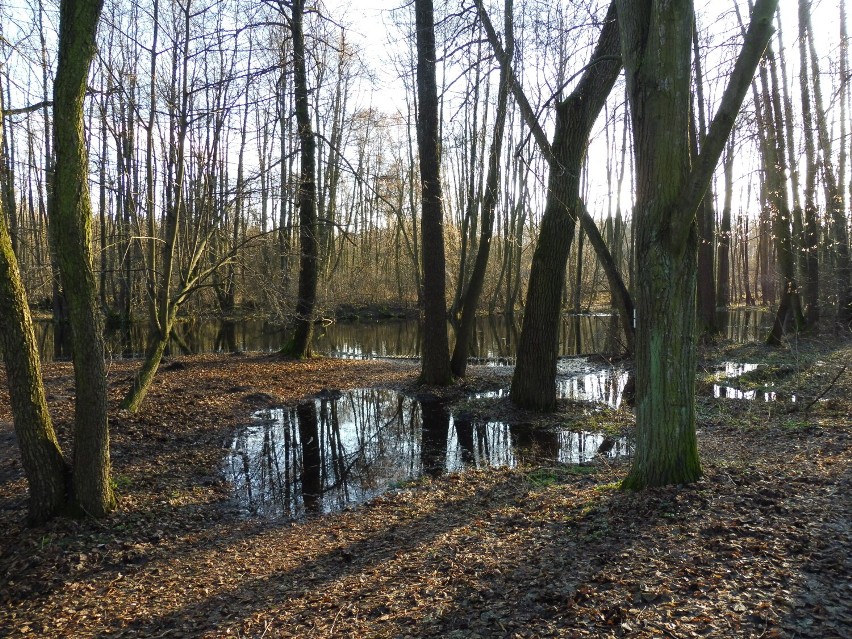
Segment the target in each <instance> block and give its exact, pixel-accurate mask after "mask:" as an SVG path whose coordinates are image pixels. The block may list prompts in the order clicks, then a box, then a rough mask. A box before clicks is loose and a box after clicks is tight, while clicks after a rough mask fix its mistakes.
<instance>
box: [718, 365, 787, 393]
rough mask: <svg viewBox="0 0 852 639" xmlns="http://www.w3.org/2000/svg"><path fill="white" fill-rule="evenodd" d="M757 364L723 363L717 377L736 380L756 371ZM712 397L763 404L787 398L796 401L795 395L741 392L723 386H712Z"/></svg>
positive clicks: (760, 391)
mask: <svg viewBox="0 0 852 639" xmlns="http://www.w3.org/2000/svg"><path fill="white" fill-rule="evenodd" d="M758 366H759V364H746V363H743V362H725V363H724V365H723V368H722V369H720V370H719V373H718V375H717V377H718V378H719V379H720V381H724V380H726V379H736V378H737V377H739V376H741V375H744V374H745V373H749V372H751V371H755V370H757V368H758ZM713 397H716V398H726V399H746V400H751V401H754V400H757V401H764V402H775V401H782V400H784V399H787V397H789V400H790V401H791V402H795V401H796V396H795V395H789V396H783V395H782V394H781V393H777V392H775V391H767V390H763V389H752V390H741V389H739V388H735V387H733V386H727V385H724V384H714V385H713Z"/></svg>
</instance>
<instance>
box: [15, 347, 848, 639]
mask: <svg viewBox="0 0 852 639" xmlns="http://www.w3.org/2000/svg"><path fill="white" fill-rule="evenodd" d="M749 349H751V350H749ZM755 349H756V350H755ZM788 354H789V353H788ZM792 355H795V358H794V359H795V360H796V373H795V374H794V375H788V376H785V378H784V380H783V381H782V383H783V384H785V385H786V388H787V389H788V390H790V391H792V392H795V393H798V397H799V398H805V397H807V396H813V397H816V396H817V395H818V394H819V392H821V391H823V390H824V389H825V387H826V385H827V384H828V383H829V382H830V381H831V378H832V377H833V372H834V371H835V370H839V367H840V366H842V365H843V364H844V363H846V362H847V361H849V359H850V356H852V346H850V344H849V343H848V342H847V343H841V344H839V345H837V344H835V345H834V346H833V347H831V348H829V347H828V346H822V347H817V346H814V347H813V352H808V353H807V354H806V355H805V356H803V355H802V354H801V353H796V354H791V357H792ZM774 356H775V355H773V354H772V353H770V352H769V351H764V350H762V349H760V348H758V347H747V348H740V349H738V350H730V349H729V350H718V351H717V352H714V353H711V354H709V355H708V358H709V359H708V360H707V361H706V362H705V366H706V367H707V368H708V370H709V368H710V366H711V364H712V363H713V362H717V361H719V360H721V359H731V358H736V357H745V358H757V359H761V358H763V359H765V358H771V357H774ZM136 364H137V363H136V362H126V361H117V362H113V363H112V364H111V366H110V370H109V382H110V393H111V403H112V405H113V406H114V407H115V408H114V409H113V412H112V415H111V435H112V450H113V464H114V469H113V470H114V477H115V480H116V484H117V490H118V493H119V497H120V501H119V509H118V510H117V511H116V512H115V513H114V514H112V515H111V516H110V517H108V518H107V519H105V520H103V521H70V520H59V521H56V522H53V523H51V524H49V525H47V526H42V527H39V528H26V527H24V526H23V525H22V522H23V520H24V515H25V499H26V485H25V482H24V480H23V478H22V475H21V469H20V461H19V454H18V451H17V447H16V445H15V440H14V435H13V434H12V431H11V426H10V421H11V415H10V412H9V405H8V395H7V393H6V384H5V379H4V380H3V383H2V384H0V422H2V426H0V441H2V442H3V447H2V451H0V527H2V533H0V539H2V551H1V552H2V555H0V604H2V605H0V635H6V636H11V637H27V636H34V637H35V636H38V637H94V636H98V637H227V636H232V637H258V638H259V637H264V638H269V637H394V638H405V637H411V638H420V637H450V638H476V637H483V638H484V637H754V638H757V637H763V638H769V637H814V638H816V637H819V638H821V639H824V638H831V637H838V638H839V637H849V636H852V609H850V603H849V602H850V601H852V581H850V575H852V566H850V548H851V547H852V544H851V543H850V541H852V540H850V511H852V509H851V508H850V500H849V494H850V479H852V477H851V476H850V463H849V462H850V451H849V443H850V439H849V435H850V425H849V418H850V415H852V401H850V398H852V373H847V374H845V375H843V376H841V377H840V378H838V379H837V381H836V382H835V383H834V385H833V387H832V388H831V389H830V390H829V392H827V393H826V394H825V395H824V397H823V398H822V399H821V400H820V401H819V402H817V403H815V404H814V406H812V407H811V408H810V409H809V410H808V411H806V412H805V411H802V410H801V408H802V407H803V405H804V403H803V402H801V401H799V402H798V406H795V405H793V404H791V403H790V402H786V403H784V402H776V403H765V402H748V401H742V400H739V401H738V400H729V399H712V397H711V398H709V399H708V398H707V393H706V392H705V391H706V387H705V386H706V384H709V382H706V383H705V385H704V386H702V387H700V389H699V392H700V393H701V396H702V399H700V400H699V441H700V446H701V451H702V458H703V463H704V469H705V473H706V476H705V477H704V479H702V480H701V481H699V482H698V483H696V484H694V485H691V486H673V487H669V488H664V489H654V490H648V491H644V492H641V493H628V492H622V491H620V490H618V488H617V482H618V481H619V479H620V478H621V477H623V475H624V473H625V472H626V468H627V463H629V462H616V463H604V462H603V461H598V462H596V464H595V467H594V468H593V472H591V473H586V472H584V473H575V472H572V471H571V469H570V468H565V467H552V468H550V467H547V468H521V469H514V470H508V469H490V470H483V471H468V472H465V473H462V474H454V475H448V476H445V477H441V478H438V479H432V480H422V481H420V482H418V483H417V485H416V486H415V487H413V488H410V489H406V490H400V491H395V492H393V493H391V494H387V495H385V496H383V497H380V498H377V499H375V500H373V501H372V502H370V503H368V504H365V505H362V506H358V507H356V508H353V509H350V510H346V511H344V512H341V513H338V514H333V515H326V516H322V517H317V518H312V519H307V520H305V521H299V522H272V521H269V520H261V519H245V518H241V517H239V516H238V515H237V514H235V513H234V512H233V509H228V508H225V507H223V504H227V503H228V499H229V487H228V486H227V485H225V484H224V481H223V479H222V475H221V473H220V468H221V465H222V459H223V455H224V452H225V451H224V449H223V445H224V444H225V443H226V442H227V441H228V439H229V437H230V435H231V434H232V433H233V431H234V429H235V428H236V427H237V426H238V425H240V424H243V423H245V422H246V420H247V419H248V415H249V414H250V412H251V410H252V409H253V408H257V407H261V406H270V405H280V404H282V403H286V402H292V401H295V400H297V399H298V398H300V397H304V396H306V395H309V394H312V393H316V392H318V391H320V390H321V389H323V388H329V389H332V388H355V387H366V386H383V387H396V388H403V387H407V388H411V387H413V386H414V385H415V380H416V375H417V367H416V364H415V363H412V362H405V361H340V360H311V361H307V362H287V361H282V360H279V359H277V358H274V357H270V356H267V355H255V354H251V355H240V356H224V355H223V356H212V355H208V356H193V357H181V358H177V359H175V360H173V361H172V362H171V363H170V364H167V365H166V366H164V368H163V370H162V371H161V373H160V374H159V375H158V378H157V380H156V382H155V384H154V387H153V388H152V391H151V393H150V395H149V397H148V399H147V400H146V402H145V404H144V406H143V408H142V410H141V411H140V413H139V414H138V415H129V414H127V413H123V412H120V411H119V410H118V409H117V406H118V401H119V399H120V397H121V392H122V391H124V390H125V389H126V388H127V386H128V383H129V380H130V378H131V375H132V372H133V369H132V367H133V366H135V365H136ZM489 375H490V374H489V372H488V371H487V369H486V368H484V367H475V368H474V370H473V374H472V376H471V379H470V380H468V381H467V382H466V383H465V385H459V386H456V387H455V388H454V389H453V390H451V391H450V392H449V395H450V396H453V394H455V396H456V398H461V397H463V396H464V395H465V393H466V392H468V391H470V390H471V389H474V388H484V387H487V388H491V387H494V386H499V385H500V384H502V383H505V378H495V377H493V376H489ZM45 378H46V385H47V389H48V393H49V395H50V400H49V402H50V406H51V411H52V414H53V417H54V419H55V421H56V425H57V430H58V431H59V433H60V438H61V440H62V441H63V443H66V444H67V439H68V437H67V433H68V429H69V424H70V419H71V414H72V411H73V402H72V400H73V384H74V382H73V374H72V370H71V366H70V364H68V363H54V364H48V365H45ZM612 418H613V419H614V420H615V421H618V422H620V423H622V424H623V423H625V422H629V421H630V414H629V411H628V410H626V409H624V410H622V411H616V412H614V413H613V414H612ZM556 419H557V420H559V419H562V417H559V416H557V418H556ZM542 476H547V477H548V478H549V480H550V481H546V482H542V481H539V479H540V477H542Z"/></svg>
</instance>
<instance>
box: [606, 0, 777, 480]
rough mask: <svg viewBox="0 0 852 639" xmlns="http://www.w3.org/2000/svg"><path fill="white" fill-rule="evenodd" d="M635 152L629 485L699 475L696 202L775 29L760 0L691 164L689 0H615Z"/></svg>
mask: <svg viewBox="0 0 852 639" xmlns="http://www.w3.org/2000/svg"><path fill="white" fill-rule="evenodd" d="M617 3H618V17H619V23H620V25H621V46H622V52H623V57H624V68H625V75H626V80H627V89H628V100H629V103H630V111H631V120H632V125H633V137H634V145H635V158H636V168H635V170H636V205H635V211H634V217H635V221H636V222H635V227H636V272H637V282H636V309H637V330H636V356H635V360H636V454H635V458H634V462H633V466H632V468H631V471H630V474H629V475H628V477H627V478H626V479H625V480H624V484H623V485H624V486H625V487H627V488H643V487H646V486H660V485H666V484H673V483H689V482H692V481H695V480H696V479H698V478H699V477H700V476H701V464H700V461H699V458H698V446H697V439H696V434H695V366H696V290H697V286H696V275H697V273H696V271H697V259H698V229H697V225H696V211H697V209H698V207H699V205H700V203H701V201H702V199H703V198H704V195H705V193H706V191H707V187H708V186H709V183H710V180H711V178H712V175H713V170H714V168H715V166H716V163H717V161H718V159H719V156H720V155H721V153H722V150H723V148H724V145H725V141H726V140H727V138H728V136H729V134H730V132H731V129H732V127H733V124H734V120H735V118H736V114H737V112H738V111H739V108H740V105H741V104H742V101H743V98H744V97H745V94H746V91H747V90H748V87H749V84H750V82H751V78H752V76H753V75H754V70H755V68H756V66H757V64H758V61H759V60H760V57H761V55H762V53H763V50H764V49H765V48H766V43H767V42H768V40H769V37H770V35H771V32H772V16H773V14H774V12H775V9H776V7H777V0H759V1H758V2H757V3H756V5H755V9H754V11H753V14H752V16H753V18H752V23H751V25H750V27H749V31H748V33H747V34H746V37H745V44H744V46H743V49H742V52H741V53H740V56H739V58H738V60H737V62H736V65H735V67H734V71H733V73H732V74H731V77H730V79H729V82H728V86H727V87H726V89H725V93H724V94H723V96H722V100H721V102H720V106H719V110H718V111H717V113H716V116H715V117H714V119H713V122H712V123H711V125H710V128H709V131H708V134H707V137H706V139H705V141H704V145H703V146H702V149H701V152H700V154H699V155H698V156H697V157H696V158H695V162H694V163H692V167H691V168H690V164H691V163H690V151H689V104H690V63H691V60H690V45H691V39H692V21H693V6H692V3H691V2H679V3H672V2H667V1H666V0H617Z"/></svg>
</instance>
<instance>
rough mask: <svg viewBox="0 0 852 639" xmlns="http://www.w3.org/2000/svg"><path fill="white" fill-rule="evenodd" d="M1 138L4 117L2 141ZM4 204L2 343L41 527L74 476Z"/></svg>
mask: <svg viewBox="0 0 852 639" xmlns="http://www.w3.org/2000/svg"><path fill="white" fill-rule="evenodd" d="M2 136H3V120H2V115H0V140H2ZM2 204H3V203H2V200H0V343H1V344H2V351H3V359H4V362H5V364H6V377H7V379H8V382H9V400H10V403H11V405H12V415H13V419H14V424H15V435H16V436H17V439H18V447H19V448H20V451H21V461H22V462H23V467H24V475H25V476H26V478H27V484H28V487H29V505H28V520H29V522H30V523H31V524H39V523H42V522H44V521H47V520H48V519H50V518H51V517H53V516H54V515H56V514H58V513H60V512H62V510H63V509H65V508H66V506H67V489H68V486H67V483H68V480H69V479H70V477H69V473H68V470H69V469H68V468H67V466H66V463H65V460H64V458H63V456H62V451H61V450H60V448H59V443H58V442H57V440H56V433H55V432H54V430H53V423H52V421H51V419H50V413H49V412H48V410H47V401H46V399H45V395H44V385H43V384H42V379H41V363H40V362H39V355H38V346H37V344H36V340H35V333H34V332H33V324H32V319H31V318H30V309H29V305H28V304H27V294H26V291H25V289H24V285H23V282H22V281H21V273H20V270H19V269H18V261H17V259H16V257H15V253H14V251H13V250H12V241H11V237H10V234H9V229H8V227H7V226H6V217H5V215H4V212H3V206H2Z"/></svg>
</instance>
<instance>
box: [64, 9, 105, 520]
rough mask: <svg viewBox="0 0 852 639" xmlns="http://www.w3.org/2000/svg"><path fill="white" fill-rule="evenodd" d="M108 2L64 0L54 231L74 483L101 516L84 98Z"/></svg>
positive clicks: (97, 326) (97, 325)
mask: <svg viewBox="0 0 852 639" xmlns="http://www.w3.org/2000/svg"><path fill="white" fill-rule="evenodd" d="M102 7H103V0H62V2H61V3H60V7H59V53H58V62H57V68H56V79H55V81H54V85H53V104H54V108H53V114H54V125H53V147H54V149H55V151H56V164H55V167H54V177H53V198H54V199H53V209H52V211H51V212H50V233H51V235H52V236H53V242H54V246H55V247H56V257H57V262H58V266H59V273H60V277H61V281H62V288H63V289H64V292H65V296H66V298H67V300H68V306H69V317H70V320H71V333H72V340H73V347H74V377H75V385H76V394H75V415H74V479H73V491H74V500H75V502H76V506H77V507H78V508H79V509H80V510H81V511H82V512H84V513H85V514H87V515H90V516H93V517H101V516H103V515H105V514H106V513H107V512H109V511H110V510H112V508H113V507H114V506H115V498H114V496H113V493H112V488H111V486H110V458H109V428H108V423H107V387H106V369H105V365H104V343H103V335H102V330H101V324H102V322H101V316H100V313H99V312H98V303H97V287H96V286H95V276H94V271H93V267H92V245H91V239H92V228H91V225H92V203H91V200H90V198H89V184H88V173H89V171H88V169H89V166H88V156H87V153H86V141H85V138H84V136H85V131H84V128H83V100H84V98H85V95H86V81H87V79H88V76H89V65H90V64H91V62H92V59H93V58H94V55H95V51H96V47H95V33H96V31H97V25H98V18H99V17H100V13H101V9H102Z"/></svg>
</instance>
